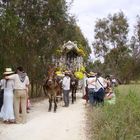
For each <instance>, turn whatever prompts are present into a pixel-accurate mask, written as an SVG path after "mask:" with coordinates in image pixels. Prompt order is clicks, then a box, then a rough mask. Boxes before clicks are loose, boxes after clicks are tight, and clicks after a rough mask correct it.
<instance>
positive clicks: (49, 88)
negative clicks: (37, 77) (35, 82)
mask: <svg viewBox="0 0 140 140" xmlns="http://www.w3.org/2000/svg"><path fill="white" fill-rule="evenodd" d="M43 89H44V93H45V95H47V96H48V99H49V109H48V111H49V112H50V111H51V109H52V103H54V112H56V109H57V96H58V95H59V94H61V87H60V84H59V83H58V82H57V78H56V75H55V72H54V71H52V72H51V73H49V74H48V76H47V77H46V80H45V83H44V85H43Z"/></svg>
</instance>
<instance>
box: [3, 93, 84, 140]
mask: <svg viewBox="0 0 140 140" xmlns="http://www.w3.org/2000/svg"><path fill="white" fill-rule="evenodd" d="M77 96H78V99H77V102H76V103H75V104H70V106H69V107H68V108H65V107H62V104H63V103H62V102H59V104H58V110H57V112H56V113H54V112H48V111H47V110H48V100H43V101H40V102H38V103H34V104H33V105H32V107H31V110H30V113H29V114H28V120H27V123H26V124H3V123H2V122H1V121H0V140H86V137H85V105H84V102H85V101H83V100H82V99H81V96H82V95H81V94H80V93H79V94H78V95H77Z"/></svg>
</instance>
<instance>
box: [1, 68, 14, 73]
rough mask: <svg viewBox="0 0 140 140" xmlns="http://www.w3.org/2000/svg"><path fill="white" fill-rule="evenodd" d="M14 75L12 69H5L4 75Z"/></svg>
mask: <svg viewBox="0 0 140 140" xmlns="http://www.w3.org/2000/svg"><path fill="white" fill-rule="evenodd" d="M12 73H14V72H13V71H12V69H11V68H5V72H4V73H3V74H12Z"/></svg>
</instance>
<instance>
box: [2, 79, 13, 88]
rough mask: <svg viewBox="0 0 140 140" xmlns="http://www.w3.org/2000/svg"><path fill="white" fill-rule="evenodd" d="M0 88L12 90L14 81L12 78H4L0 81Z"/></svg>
mask: <svg viewBox="0 0 140 140" xmlns="http://www.w3.org/2000/svg"><path fill="white" fill-rule="evenodd" d="M0 82H1V84H0V85H1V89H4V90H5V89H7V90H13V89H14V81H13V80H10V79H9V80H7V81H6V80H5V79H2V80H1V81H0Z"/></svg>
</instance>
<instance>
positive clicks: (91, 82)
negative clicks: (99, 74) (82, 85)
mask: <svg viewBox="0 0 140 140" xmlns="http://www.w3.org/2000/svg"><path fill="white" fill-rule="evenodd" d="M87 88H88V98H89V103H90V104H91V105H92V106H93V105H94V103H95V100H94V93H95V88H96V73H94V72H90V73H89V75H88V78H87Z"/></svg>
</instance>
